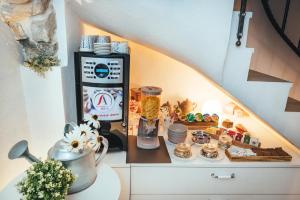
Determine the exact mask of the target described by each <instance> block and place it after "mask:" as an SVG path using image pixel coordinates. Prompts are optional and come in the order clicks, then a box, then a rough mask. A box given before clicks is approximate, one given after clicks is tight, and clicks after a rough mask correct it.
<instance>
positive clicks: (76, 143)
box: [64, 116, 103, 153]
mask: <svg viewBox="0 0 300 200" xmlns="http://www.w3.org/2000/svg"><path fill="white" fill-rule="evenodd" d="M99 128H100V123H99V121H98V119H97V116H91V117H90V118H89V119H88V121H86V123H84V124H80V125H79V126H74V127H73V130H72V131H70V132H69V133H67V134H65V137H64V142H65V145H66V148H67V149H68V150H69V151H72V152H76V153H81V152H82V151H83V150H84V149H85V148H87V147H89V148H91V149H93V150H94V151H95V152H98V151H99V150H100V148H101V144H102V140H103V136H100V135H99V132H98V129H99Z"/></svg>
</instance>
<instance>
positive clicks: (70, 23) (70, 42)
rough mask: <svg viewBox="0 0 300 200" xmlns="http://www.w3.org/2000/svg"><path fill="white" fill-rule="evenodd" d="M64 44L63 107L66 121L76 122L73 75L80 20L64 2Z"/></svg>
mask: <svg viewBox="0 0 300 200" xmlns="http://www.w3.org/2000/svg"><path fill="white" fill-rule="evenodd" d="M65 17H66V22H65V23H66V27H67V29H68V30H67V33H66V38H67V41H66V45H67V52H66V53H67V55H68V58H67V60H68V65H67V67H65V68H62V73H61V76H62V86H63V94H64V109H65V119H66V122H76V121H77V118H76V116H77V113H76V99H75V98H76V96H75V76H74V73H75V72H74V52H76V51H78V49H79V45H80V36H81V22H80V19H79V18H78V16H77V15H76V14H75V13H74V12H73V11H72V9H70V6H69V5H68V4H66V7H65Z"/></svg>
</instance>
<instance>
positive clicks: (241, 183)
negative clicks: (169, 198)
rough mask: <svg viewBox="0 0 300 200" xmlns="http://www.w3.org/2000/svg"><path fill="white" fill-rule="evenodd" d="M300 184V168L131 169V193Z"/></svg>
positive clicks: (280, 188) (291, 189)
mask: <svg viewBox="0 0 300 200" xmlns="http://www.w3.org/2000/svg"><path fill="white" fill-rule="evenodd" d="M299 185H300V169H299V168H182V167H132V169H131V194H300V190H299Z"/></svg>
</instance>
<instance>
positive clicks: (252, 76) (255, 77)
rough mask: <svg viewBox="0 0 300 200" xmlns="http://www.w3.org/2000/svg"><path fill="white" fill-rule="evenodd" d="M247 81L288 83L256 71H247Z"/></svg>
mask: <svg viewBox="0 0 300 200" xmlns="http://www.w3.org/2000/svg"><path fill="white" fill-rule="evenodd" d="M248 81H261V82H284V83H286V82H289V81H286V80H283V79H280V78H277V77H274V76H270V75H268V74H264V73H261V72H258V71H254V70H251V69H250V70H249V74H248Z"/></svg>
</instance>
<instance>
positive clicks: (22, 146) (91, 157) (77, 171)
mask: <svg viewBox="0 0 300 200" xmlns="http://www.w3.org/2000/svg"><path fill="white" fill-rule="evenodd" d="M73 126H74V124H72V123H71V124H67V125H66V126H65V134H66V133H68V132H69V130H70V128H72V127H73ZM100 137H102V136H100ZM102 145H103V150H102V152H100V153H96V154H95V152H94V151H93V150H92V149H90V148H84V150H83V152H81V153H75V152H70V151H68V150H67V149H66V148H65V146H64V145H63V140H59V141H58V142H56V144H55V145H54V146H53V147H51V148H50V149H49V151H48V158H49V159H54V160H58V161H61V162H62V164H63V165H64V166H65V167H66V168H67V169H70V170H71V171H72V173H73V175H75V176H76V179H75V182H74V183H73V184H72V185H71V187H70V189H69V191H68V194H73V193H76V192H80V191H82V190H84V189H86V188H88V187H89V186H91V185H92V184H93V183H94V182H95V180H96V178H97V168H96V167H97V165H98V164H99V163H100V161H101V160H102V159H103V158H104V157H105V155H106V153H107V149H108V141H107V139H106V138H104V137H102ZM8 158H9V159H11V160H13V159H17V158H25V159H27V160H28V161H29V162H30V163H33V162H40V160H39V159H37V158H36V157H35V156H34V155H32V154H31V153H30V152H29V149H28V142H27V141H26V140H22V141H20V142H18V143H16V144H15V145H14V146H13V147H12V148H11V149H10V151H9V153H8Z"/></svg>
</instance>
